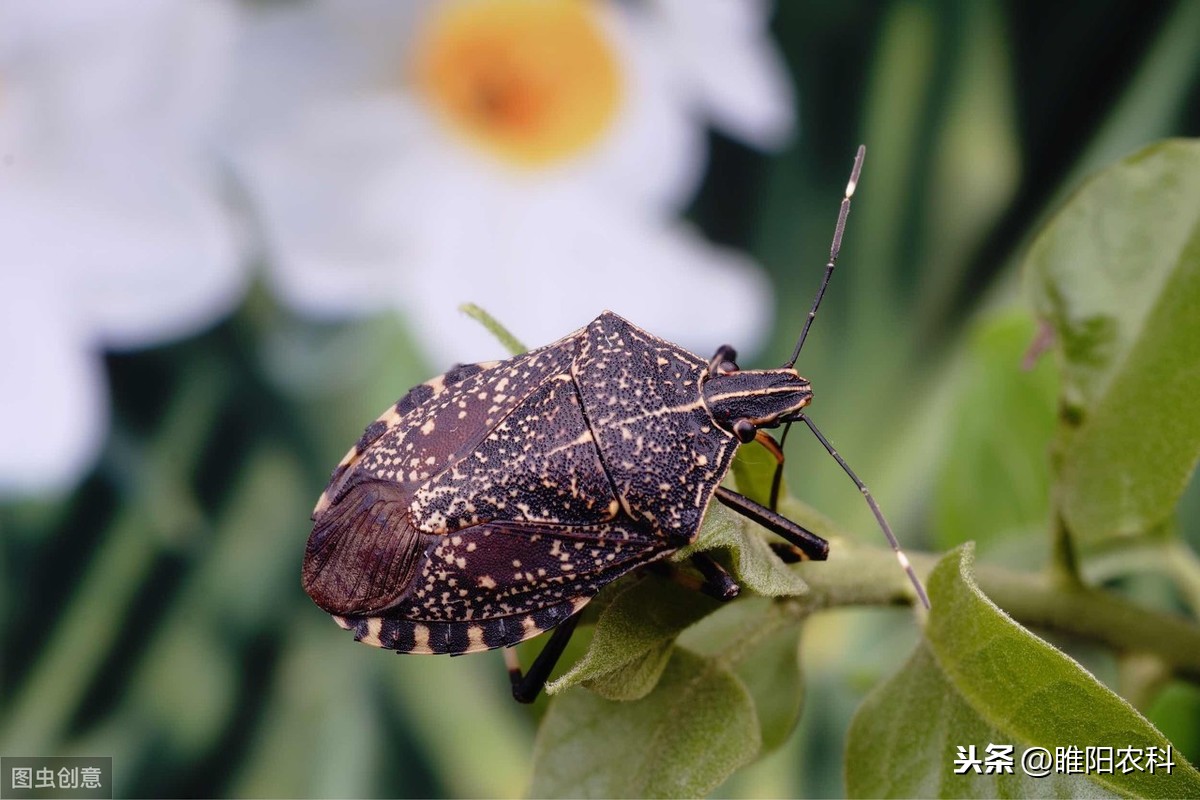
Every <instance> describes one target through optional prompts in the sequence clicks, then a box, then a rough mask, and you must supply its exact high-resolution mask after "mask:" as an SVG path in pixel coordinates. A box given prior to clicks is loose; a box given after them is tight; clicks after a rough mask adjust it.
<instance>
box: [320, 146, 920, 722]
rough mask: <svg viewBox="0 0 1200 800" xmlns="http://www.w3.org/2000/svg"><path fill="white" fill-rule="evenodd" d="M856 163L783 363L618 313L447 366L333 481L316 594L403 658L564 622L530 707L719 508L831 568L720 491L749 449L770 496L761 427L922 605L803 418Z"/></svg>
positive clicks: (717, 583) (535, 671)
mask: <svg viewBox="0 0 1200 800" xmlns="http://www.w3.org/2000/svg"><path fill="white" fill-rule="evenodd" d="M863 155H864V149H863V148H861V147H860V148H859V150H858V154H857V156H856V157H855V161H854V168H853V170H852V172H851V175H850V181H849V183H848V184H847V186H846V193H845V197H844V198H843V200H842V204H841V209H840V211H839V214H838V220H837V226H836V228H835V231H834V237H833V245H832V247H831V248H830V254H829V261H828V263H827V264H826V267H825V274H824V278H823V279H822V282H821V286H820V288H819V289H818V292H817V295H816V298H815V299H814V301H813V305H812V309H811V310H810V311H809V314H808V318H807V320H806V321H805V324H804V328H803V330H802V332H801V334H800V338H799V340H798V341H797V343H796V347H795V349H794V351H793V352H792V357H791V359H790V360H789V361H788V362H787V363H786V364H784V365H783V366H782V367H780V368H778V369H766V370H741V369H739V368H738V367H737V364H736V354H735V352H734V350H733V349H732V348H731V347H728V346H722V347H720V348H718V349H717V351H716V354H715V355H714V356H713V357H712V358H711V359H703V358H700V357H698V356H696V355H693V354H692V353H690V352H688V351H687V350H684V349H683V348H681V347H678V346H676V345H674V344H671V343H669V342H666V341H664V340H662V339H659V338H657V337H655V336H653V335H651V334H649V333H647V332H646V331H643V330H642V329H640V328H638V327H636V326H635V325H633V324H631V323H630V322H628V321H626V320H624V319H622V318H621V317H619V316H617V315H616V314H613V313H611V312H605V313H603V314H601V315H600V316H599V317H597V318H596V319H595V320H593V321H592V322H591V323H590V324H589V325H587V327H585V328H582V329H580V330H578V331H576V332H574V333H572V334H570V335H568V336H566V337H564V338H562V339H560V340H559V341H557V342H555V343H553V344H550V345H547V346H545V347H542V348H539V349H536V350H532V351H530V352H528V353H525V354H523V355H519V356H516V357H514V358H510V359H508V360H506V361H492V362H487V363H480V364H468V365H461V366H457V367H454V368H453V369H451V370H450V371H449V372H447V373H446V374H444V375H440V376H438V377H436V378H433V379H432V380H430V381H427V382H426V383H423V384H421V385H419V386H417V387H415V388H413V389H412V390H411V391H410V392H409V393H408V394H406V395H405V396H404V397H403V398H401V399H400V401H399V402H397V403H396V404H395V406H393V407H392V408H389V409H388V410H387V411H386V412H384V414H383V415H382V416H380V417H379V419H377V420H375V421H374V422H372V423H371V424H370V425H369V426H368V427H367V429H366V431H365V432H364V433H363V435H362V438H361V439H360V440H359V441H358V443H357V444H356V445H355V446H354V447H353V448H351V449H350V452H349V453H347V454H346V456H345V458H343V459H342V462H341V463H340V464H339V465H338V467H337V468H336V469H335V470H334V471H333V475H332V477H331V478H330V481H329V485H328V486H327V487H326V488H325V491H324V493H323V494H322V495H321V497H320V499H319V500H318V502H317V506H316V509H315V510H314V511H313V520H314V522H315V525H314V527H313V531H312V535H311V536H310V537H309V540H308V547H307V550H306V552H305V557H304V569H303V583H304V589H305V591H307V592H308V594H309V596H311V597H312V599H313V600H314V601H315V602H316V604H317V605H318V606H320V607H321V608H322V609H324V610H325V611H327V612H329V613H330V614H331V615H333V617H334V619H335V620H336V621H337V623H338V624H339V625H341V626H342V627H343V628H346V629H348V630H353V631H354V638H355V639H357V640H359V641H361V642H364V643H367V644H371V645H375V646H377V647H384V648H388V649H392V650H397V651H399V652H404V653H450V654H461V653H473V652H478V651H481V650H490V649H493V648H498V647H506V646H509V645H514V644H516V643H518V642H521V641H524V640H526V639H529V638H531V637H533V636H536V635H538V634H540V633H542V632H544V631H546V630H548V629H550V628H554V627H556V626H557V628H558V629H557V630H556V631H555V634H554V636H553V637H552V638H551V640H550V641H549V643H548V644H547V645H546V647H545V648H544V649H543V651H542V653H541V654H540V655H539V656H538V658H537V660H536V661H535V663H534V664H533V666H532V667H531V668H530V670H529V673H528V674H526V675H524V676H521V675H520V672H519V670H518V669H516V667H515V664H514V662H513V660H511V659H510V661H509V664H510V671H512V673H513V694H514V696H516V698H517V699H518V700H521V701H525V702H529V701H531V700H533V698H534V697H535V696H536V695H537V694H538V692H539V691H540V690H541V688H542V686H543V685H544V683H545V681H546V678H547V677H548V675H549V673H550V670H551V669H552V668H553V665H554V662H555V661H556V660H557V659H558V657H559V655H561V653H562V650H563V648H564V647H565V646H566V642H567V639H568V638H569V637H570V635H571V632H572V631H573V629H574V626H575V623H576V622H577V621H578V619H579V613H580V611H581V609H582V608H583V607H584V606H585V605H587V603H588V601H589V600H591V599H592V597H594V596H595V595H596V593H597V592H598V591H600V589H601V587H603V586H604V585H605V584H607V583H610V582H612V581H613V580H616V579H617V578H619V577H621V576H622V575H625V574H626V573H628V572H630V571H632V570H635V569H637V568H639V567H644V566H646V565H649V564H652V563H654V562H658V561H660V560H662V559H664V558H666V557H668V556H670V555H671V554H672V553H674V552H675V551H676V550H678V549H679V548H681V547H683V546H684V545H686V544H688V543H690V542H691V541H693V540H694V539H695V538H696V535H697V532H698V530H699V528H700V523H701V520H702V518H703V516H704V511H705V509H706V507H707V506H708V503H709V501H710V500H711V499H712V498H714V497H715V498H716V499H717V500H718V501H720V502H721V503H724V504H725V505H727V506H729V507H731V508H732V509H734V510H735V511H737V512H739V513H741V514H743V515H745V516H746V517H749V518H750V519H753V520H754V521H756V522H758V523H760V524H762V525H763V526H764V527H766V528H767V529H768V530H770V531H772V532H773V533H776V534H778V535H779V536H781V537H782V538H784V539H785V540H787V541H788V542H789V543H790V544H791V545H793V546H794V548H796V550H798V551H799V554H802V556H803V557H807V558H810V559H814V560H824V559H825V558H826V557H827V555H828V543H827V542H826V541H825V540H824V539H822V538H820V537H819V536H817V535H815V534H813V533H811V532H810V531H808V530H805V529H804V528H803V527H801V526H799V525H797V524H796V523H794V522H792V521H790V520H788V519H786V518H784V517H782V516H780V515H779V514H777V513H776V512H775V511H774V509H773V508H768V507H765V506H762V505H760V504H758V503H756V502H754V501H752V500H750V499H749V498H747V497H744V496H742V495H740V494H737V493H736V492H733V491H731V490H729V489H728V488H726V487H723V486H721V481H722V479H723V478H724V477H725V474H726V472H727V471H728V470H729V466H730V462H731V461H732V459H733V455H734V452H735V451H736V450H737V448H738V447H739V446H740V445H742V444H748V443H750V442H758V443H759V444H761V445H763V446H765V447H766V448H767V449H768V450H769V451H770V452H771V453H772V454H774V456H775V458H776V459H777V464H778V466H777V468H776V488H777V487H778V478H779V475H780V474H781V472H780V470H781V468H782V465H783V451H782V449H781V448H780V446H779V444H778V443H777V442H776V441H775V439H773V438H772V437H771V435H770V434H769V433H767V430H766V429H769V428H775V427H778V426H780V425H790V423H792V422H795V421H801V422H804V423H805V424H806V425H807V426H808V427H809V428H810V429H811V430H812V432H813V433H814V434H815V435H816V436H817V438H818V439H819V440H820V441H821V443H822V444H823V445H824V446H825V448H826V449H827V450H828V451H829V453H830V455H832V456H833V457H834V458H836V459H837V461H838V463H839V464H840V465H841V466H842V468H843V469H844V470H845V471H846V473H847V474H848V475H849V476H850V477H851V478H852V479H853V480H854V482H855V484H856V485H857V486H858V487H859V489H860V490H861V491H862V493H863V496H864V497H865V498H866V500H867V502H868V503H869V504H870V506H871V509H872V510H873V511H874V512H875V515H876V518H877V519H878V520H879V523H880V525H881V527H882V528H883V530H884V532H885V533H886V534H887V537H888V539H889V541H890V542H891V545H892V547H893V549H894V550H895V551H896V554H897V556H898V557H899V559H900V561H901V564H902V566H904V568H905V569H906V570H907V571H908V575H909V577H910V579H911V580H912V583H913V585H914V586H915V587H916V589H917V594H918V596H919V598H920V599H921V601H922V602H923V603H924V604H925V605H926V606H928V604H929V603H928V599H927V598H926V596H925V592H924V589H923V588H922V587H921V584H920V582H919V581H918V580H917V577H916V574H915V573H914V572H913V570H912V567H911V566H909V565H908V563H907V559H905V557H904V554H903V553H902V552H901V551H900V548H899V545H898V544H897V543H896V539H895V537H894V536H893V535H892V532H891V530H890V528H889V527H888V525H887V522H886V521H885V520H884V518H883V515H882V514H881V513H880V511H879V506H878V505H877V504H876V503H875V501H874V499H873V498H872V497H871V495H870V493H869V492H868V491H867V488H866V487H865V486H864V485H863V483H862V481H860V480H859V479H858V478H857V477H856V476H855V475H854V473H853V472H852V471H851V469H850V467H849V466H848V465H847V464H846V462H845V461H844V460H842V458H841V456H839V455H838V454H837V453H836V452H835V451H834V449H833V447H832V446H831V445H830V444H829V442H828V440H826V439H825V437H824V436H822V435H821V433H820V432H819V431H818V430H817V428H816V427H815V426H814V425H813V423H812V421H811V420H809V418H808V417H807V416H806V415H805V413H804V409H805V408H806V406H807V405H808V404H809V401H810V400H811V399H812V388H811V386H810V384H809V382H808V381H807V380H805V379H804V378H802V377H800V375H799V374H797V372H796V370H795V369H794V368H793V365H794V364H795V363H796V359H797V358H798V356H799V354H800V349H801V347H802V346H803V344H804V339H805V337H806V336H807V335H808V331H809V327H810V326H811V325H812V322H813V319H814V318H815V317H816V312H817V307H818V306H819V305H820V302H821V297H822V296H823V295H824V293H825V288H826V286H828V283H829V278H830V275H831V274H832V273H833V269H834V265H835V264H836V262H837V256H838V251H839V249H840V247H841V239H842V232H843V229H844V227H845V223H846V217H847V215H848V214H849V211H850V198H851V196H852V195H853V193H854V187H855V184H856V183H857V181H858V176H859V172H860V170H861V169H862V160H863ZM785 435H786V430H785ZM772 495H773V497H772V502H771V505H772V506H774V495H775V492H773V493H772ZM796 550H792V551H791V553H793V554H795V553H796ZM693 563H694V564H695V565H696V566H697V567H698V568H699V570H700V572H701V574H703V575H704V579H705V580H704V583H703V585H702V587H701V588H702V589H703V590H705V591H706V592H708V593H711V594H714V595H716V596H717V597H721V598H729V597H732V596H734V595H736V594H737V591H738V587H737V584H736V583H734V581H733V579H732V578H731V577H730V576H729V575H728V574H727V573H725V571H724V570H723V569H722V568H721V567H720V566H719V565H718V564H717V563H716V562H715V561H712V560H711V559H709V558H707V557H704V556H698V557H695V558H694V559H693ZM510 654H511V651H510Z"/></svg>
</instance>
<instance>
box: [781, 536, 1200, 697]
mask: <svg viewBox="0 0 1200 800" xmlns="http://www.w3.org/2000/svg"><path fill="white" fill-rule="evenodd" d="M910 558H911V560H912V562H913V566H914V567H915V568H916V570H917V572H919V573H921V574H928V572H929V570H930V569H932V567H933V564H934V563H935V561H936V560H937V559H936V557H935V556H934V555H931V554H925V553H910ZM798 569H799V571H800V575H801V577H803V578H804V580H805V582H806V583H807V584H808V585H809V588H810V590H811V592H810V594H808V595H806V596H804V597H802V598H798V606H799V608H800V613H805V614H807V613H812V612H815V611H819V610H822V609H826V608H839V607H845V606H863V605H870V606H881V605H910V604H911V603H912V595H911V590H910V587H909V586H908V583H907V581H906V580H905V578H904V574H903V573H902V572H900V570H898V569H897V568H896V560H895V559H894V558H893V557H892V555H891V553H890V552H888V551H885V550H879V549H874V548H867V547H861V546H857V545H848V544H847V543H846V542H844V541H839V540H835V541H834V547H833V549H832V550H831V552H830V560H829V561H827V562H823V563H812V562H806V563H804V564H801V565H799V567H798ZM976 579H977V580H978V582H979V588H980V589H982V590H983V593H984V594H986V595H987V596H988V597H989V598H991V599H992V601H993V602H994V603H996V605H998V606H1000V608H1002V609H1004V611H1005V612H1006V613H1008V614H1009V615H1011V616H1012V617H1013V618H1014V619H1015V620H1017V621H1018V622H1020V623H1021V624H1022V625H1025V626H1027V627H1033V628H1040V629H1042V630H1051V631H1055V632H1058V633H1064V634H1067V635H1070V636H1074V637H1077V638H1080V639H1085V640H1087V641H1091V642H1096V643H1099V644H1101V645H1104V646H1105V647H1108V648H1110V649H1112V650H1114V651H1116V652H1117V653H1118V654H1122V655H1124V654H1146V655H1152V656H1154V657H1155V658H1157V659H1159V660H1160V661H1161V662H1162V663H1163V664H1164V665H1165V666H1166V667H1167V668H1168V669H1169V670H1170V671H1171V673H1172V674H1174V675H1176V676H1177V677H1180V678H1183V679H1185V680H1188V681H1191V682H1192V683H1195V684H1198V685H1200V627H1197V626H1196V625H1195V624H1194V623H1192V622H1189V621H1188V620H1186V619H1184V618H1182V617H1178V616H1174V615H1171V614H1164V613H1162V612H1159V611H1154V610H1151V609H1148V608H1143V607H1141V606H1138V605H1136V604H1134V603H1131V602H1129V601H1127V600H1125V599H1123V598H1121V597H1118V596H1117V595H1114V594H1111V593H1110V592H1106V591H1103V590H1100V589H1094V588H1091V587H1088V586H1084V585H1066V584H1064V582H1062V581H1060V580H1055V579H1054V578H1053V577H1048V576H1045V575H1032V574H1028V573H1021V572H1015V571H1013V570H1008V569H1003V568H1001V567H992V566H986V565H980V566H979V567H978V569H977V570H976ZM935 604H936V600H935Z"/></svg>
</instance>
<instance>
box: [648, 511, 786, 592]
mask: <svg viewBox="0 0 1200 800" xmlns="http://www.w3.org/2000/svg"><path fill="white" fill-rule="evenodd" d="M764 533H765V532H764V531H763V530H762V528H760V527H759V526H758V525H756V524H754V523H751V522H749V521H747V520H746V518H745V517H742V516H740V515H738V514H735V513H734V512H733V511H731V510H729V509H727V508H725V507H724V506H722V505H720V504H718V503H717V502H715V501H714V502H712V503H709V505H708V511H707V512H706V513H705V515H704V524H702V525H701V526H700V532H699V533H698V534H697V536H696V541H694V542H692V543H691V544H690V545H688V546H687V547H683V548H680V550H679V551H678V552H677V553H675V555H674V556H672V560H673V561H676V562H678V561H683V560H685V559H688V558H690V557H691V556H692V554H693V553H698V552H703V551H707V550H717V549H726V550H728V551H729V552H730V554H731V556H732V561H731V563H730V567H731V572H732V573H733V577H734V579H736V580H737V582H738V583H739V584H741V586H742V589H743V590H749V591H752V592H754V593H755V594H760V595H763V596H764V597H794V596H796V595H802V594H804V593H805V592H807V591H808V586H807V585H806V584H805V583H804V581H803V580H801V578H800V576H799V575H797V574H796V573H795V572H794V571H792V570H790V569H788V567H787V565H786V564H784V563H783V562H782V561H780V560H779V556H777V555H775V551H773V550H772V549H771V546H770V545H769V544H768V543H767V540H766V539H765V538H764Z"/></svg>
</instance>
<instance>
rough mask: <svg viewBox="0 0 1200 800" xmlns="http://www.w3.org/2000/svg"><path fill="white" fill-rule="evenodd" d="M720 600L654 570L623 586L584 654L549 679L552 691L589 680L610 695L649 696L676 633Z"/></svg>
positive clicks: (615, 697) (616, 697)
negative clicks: (654, 572)
mask: <svg viewBox="0 0 1200 800" xmlns="http://www.w3.org/2000/svg"><path fill="white" fill-rule="evenodd" d="M718 605H719V604H718V602H717V601H716V600H713V599H712V598H709V597H707V596H705V595H702V594H700V593H699V592H696V591H694V590H692V589H688V588H686V587H684V586H681V585H679V584H677V583H673V582H672V581H669V580H664V579H662V578H659V577H657V576H653V575H648V576H646V577H645V578H643V579H641V580H638V581H635V582H633V583H631V584H629V585H628V586H624V587H622V588H621V589H619V591H618V593H617V594H616V595H615V596H614V597H612V599H611V601H610V602H609V603H608V605H607V606H606V607H605V608H604V610H603V611H602V612H601V613H600V617H599V619H598V620H597V621H596V628H595V632H594V633H593V634H592V641H591V644H590V645H589V646H588V649H587V652H586V653H585V654H584V656H583V658H581V659H580V660H579V661H577V662H576V663H575V664H574V665H573V666H572V667H571V669H570V670H569V671H567V672H566V673H565V674H563V675H562V677H560V678H558V679H557V680H555V681H552V682H550V683H548V684H546V692H547V693H548V694H558V693H559V692H562V691H565V690H566V689H568V688H570V687H571V686H574V685H576V684H584V685H586V686H587V687H588V688H590V689H592V690H593V691H595V692H597V693H598V694H600V695H602V696H603V697H607V698H609V699H610V700H634V699H637V698H639V697H642V696H644V695H645V694H647V693H648V692H649V691H650V690H651V689H653V688H654V685H655V684H656V683H657V682H658V678H659V675H661V674H662V671H663V669H665V668H666V666H667V661H668V660H669V659H670V656H671V645H672V643H673V642H674V641H675V637H676V636H678V635H679V633H680V632H681V631H682V630H684V629H685V628H687V627H688V626H689V625H691V624H692V623H694V622H696V621H697V620H699V619H701V618H702V617H703V616H704V615H706V614H709V613H711V612H712V611H713V609H714V608H716V607H717V606H718Z"/></svg>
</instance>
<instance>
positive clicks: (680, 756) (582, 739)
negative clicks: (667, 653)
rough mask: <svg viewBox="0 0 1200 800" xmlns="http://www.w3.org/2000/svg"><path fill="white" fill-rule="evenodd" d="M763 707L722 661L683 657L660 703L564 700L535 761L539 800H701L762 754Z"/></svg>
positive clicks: (657, 698)
mask: <svg viewBox="0 0 1200 800" xmlns="http://www.w3.org/2000/svg"><path fill="white" fill-rule="evenodd" d="M759 748H760V739H759V726H758V720H757V718H756V716H755V713H754V704H753V700H752V699H751V697H750V693H749V692H748V691H747V689H746V687H745V686H744V685H743V684H742V682H741V681H740V680H738V678H737V677H736V676H735V675H734V674H733V673H732V672H731V671H730V670H729V669H727V668H726V667H724V666H722V665H721V664H720V663H719V661H717V660H713V659H705V658H701V657H700V656H698V655H696V654H694V653H691V652H689V651H687V650H684V649H682V648H676V649H675V650H674V652H673V654H672V656H671V659H670V661H669V662H668V663H667V666H666V669H665V670H664V672H663V674H662V679H661V680H660V681H659V682H658V685H657V686H656V687H655V688H654V691H652V692H651V693H650V694H648V695H646V696H645V697H644V698H642V699H641V700H639V701H636V702H632V703H619V702H613V701H611V700H605V699H604V698H602V697H599V696H597V695H595V694H593V693H591V692H581V691H574V692H568V693H566V694H564V695H561V696H559V697H556V698H554V700H553V701H552V702H551V703H550V708H549V710H548V711H547V712H546V717H545V719H544V720H543V721H542V726H541V728H540V729H539V730H538V736H537V740H536V742H535V743H534V752H533V758H534V763H533V783H532V786H531V788H530V795H531V796H533V797H698V796H702V795H705V794H707V793H708V792H710V791H712V790H713V789H714V788H715V787H717V786H718V785H719V784H720V783H721V782H722V781H724V780H725V778H727V777H728V776H729V775H730V773H732V772H733V771H734V770H735V769H737V768H738V767H740V766H742V765H744V764H746V763H748V762H749V761H751V760H752V759H753V758H754V757H755V756H756V755H757V754H758V752H759Z"/></svg>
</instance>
